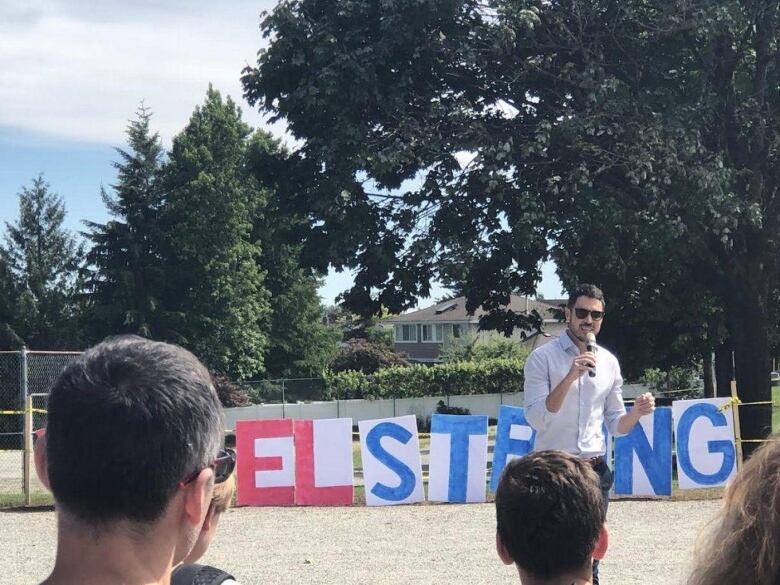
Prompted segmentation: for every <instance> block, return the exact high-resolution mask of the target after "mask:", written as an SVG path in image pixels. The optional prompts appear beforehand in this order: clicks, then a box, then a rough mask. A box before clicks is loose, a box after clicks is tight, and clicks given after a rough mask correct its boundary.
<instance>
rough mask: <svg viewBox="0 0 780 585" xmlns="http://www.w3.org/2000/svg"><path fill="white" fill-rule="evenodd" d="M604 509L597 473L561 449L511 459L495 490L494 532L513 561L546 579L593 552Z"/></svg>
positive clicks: (572, 568) (576, 566)
mask: <svg viewBox="0 0 780 585" xmlns="http://www.w3.org/2000/svg"><path fill="white" fill-rule="evenodd" d="M605 518H606V511H605V507H604V500H603V496H602V494H601V488H600V487H599V480H598V476H597V475H596V472H595V471H594V470H593V469H592V468H591V466H590V465H588V464H587V463H586V462H584V461H582V460H581V459H579V458H577V457H574V456H573V455H569V454H568V453H564V452H563V451H538V452H535V453H530V454H529V455H526V456H525V457H521V458H519V459H515V460H513V461H511V462H510V463H509V464H508V465H507V466H506V467H505V468H504V471H503V473H502V474H501V480H500V481H499V484H498V489H497V490H496V521H497V525H498V535H499V536H500V537H501V542H502V543H503V544H504V547H506V549H507V551H508V552H509V556H511V557H512V560H513V561H514V562H515V564H516V565H517V566H518V567H519V568H521V569H523V570H524V571H526V572H528V573H529V574H531V575H533V576H535V577H537V578H540V579H550V578H553V577H556V576H559V575H562V574H564V573H568V572H571V571H576V570H578V569H581V568H582V567H583V566H584V565H585V564H586V563H587V562H588V560H589V559H590V558H591V557H592V555H593V551H594V549H595V548H596V544H597V542H598V538H599V534H600V532H601V528H602V526H603V525H604V521H605Z"/></svg>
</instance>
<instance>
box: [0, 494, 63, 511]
mask: <svg viewBox="0 0 780 585" xmlns="http://www.w3.org/2000/svg"><path fill="white" fill-rule="evenodd" d="M30 500H31V505H32V506H35V507H40V506H53V505H54V499H53V498H52V496H51V494H50V493H49V492H47V491H43V490H41V491H34V492H33V493H32V494H31V498H30ZM23 506H24V494H23V493H22V492H7V493H0V508H21V507H23Z"/></svg>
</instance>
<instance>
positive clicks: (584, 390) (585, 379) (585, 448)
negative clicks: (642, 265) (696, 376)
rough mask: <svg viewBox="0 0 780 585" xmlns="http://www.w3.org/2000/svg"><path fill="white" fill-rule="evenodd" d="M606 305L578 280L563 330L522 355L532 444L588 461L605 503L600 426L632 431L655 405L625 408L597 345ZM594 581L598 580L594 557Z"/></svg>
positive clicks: (611, 364)
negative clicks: (548, 340)
mask: <svg viewBox="0 0 780 585" xmlns="http://www.w3.org/2000/svg"><path fill="white" fill-rule="evenodd" d="M605 310H606V307H605V302H604V293H603V292H602V291H601V289H599V288H598V287H596V286H594V285H592V284H580V285H579V286H577V288H575V289H574V290H573V291H572V293H571V295H569V300H568V302H567V305H566V308H565V309H564V313H565V317H566V331H565V332H564V333H562V334H561V335H560V337H558V338H557V339H555V340H553V341H551V342H550V343H547V344H545V345H542V346H541V347H539V348H537V349H535V350H534V351H533V352H532V353H531V355H530V356H528V359H527V360H526V363H525V382H524V391H525V394H524V398H525V416H526V418H527V419H528V423H529V424H530V425H531V426H532V427H533V428H534V430H536V441H535V443H534V449H535V450H544V449H560V450H562V451H566V452H567V453H571V454H573V455H576V456H577V457H580V458H581V459H583V460H585V461H587V462H588V463H589V464H590V465H591V466H592V467H593V469H594V470H595V471H596V473H597V474H598V475H599V478H600V482H601V490H602V496H603V498H604V502H605V507H606V506H609V489H610V488H611V487H612V481H613V480H612V471H611V470H610V468H609V465H608V464H607V461H606V459H605V454H606V453H607V441H606V437H605V436H604V431H603V428H604V427H606V428H607V430H608V431H609V433H610V434H611V435H612V436H613V437H619V436H622V435H626V434H628V433H630V432H631V429H633V428H634V425H636V423H637V422H639V419H640V418H641V417H643V416H646V415H649V414H651V413H652V412H653V410H655V398H654V397H653V395H652V394H650V393H645V394H642V395H641V396H638V397H637V398H636V400H635V402H634V408H633V409H632V410H631V411H630V412H628V413H627V412H626V407H625V406H624V404H623V377H622V376H621V374H620V364H619V363H618V360H617V358H616V357H615V356H614V355H612V353H610V352H609V351H607V350H606V349H604V348H600V347H597V346H596V336H597V335H598V334H599V332H600V331H601V326H602V324H603V322H604V316H605ZM593 583H594V584H595V585H598V584H599V563H598V561H597V562H595V563H593Z"/></svg>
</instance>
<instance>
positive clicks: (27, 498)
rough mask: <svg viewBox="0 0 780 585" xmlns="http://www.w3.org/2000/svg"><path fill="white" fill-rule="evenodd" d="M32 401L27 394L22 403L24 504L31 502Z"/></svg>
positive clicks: (27, 504)
mask: <svg viewBox="0 0 780 585" xmlns="http://www.w3.org/2000/svg"><path fill="white" fill-rule="evenodd" d="M32 427H33V403H32V396H28V397H27V399H26V400H25V404H24V463H23V464H24V505H25V506H29V505H30V504H31V503H32V482H31V476H32V458H33V443H32V432H33V428H32Z"/></svg>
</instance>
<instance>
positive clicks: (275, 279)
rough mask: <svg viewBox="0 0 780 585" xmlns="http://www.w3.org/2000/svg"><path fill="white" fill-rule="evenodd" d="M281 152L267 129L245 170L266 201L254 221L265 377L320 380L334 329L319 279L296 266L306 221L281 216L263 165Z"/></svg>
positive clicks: (257, 137) (256, 139) (257, 136)
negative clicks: (266, 307) (262, 295)
mask: <svg viewBox="0 0 780 585" xmlns="http://www.w3.org/2000/svg"><path fill="white" fill-rule="evenodd" d="M282 150H283V148H282V146H281V145H280V143H279V141H278V140H276V139H274V138H273V137H271V135H270V134H268V133H267V132H265V131H262V130H258V131H256V132H255V133H254V135H253V136H252V139H251V141H250V144H249V149H248V164H249V169H250V171H251V172H252V173H253V176H254V177H255V179H256V181H257V184H258V186H259V187H260V188H261V189H262V190H263V194H264V196H263V197H262V201H263V202H264V203H263V205H262V207H261V208H259V209H258V210H257V214H256V216H255V220H254V229H253V234H254V238H255V239H256V240H257V241H258V242H260V247H261V253H260V256H259V260H258V262H259V265H260V268H261V269H262V270H263V271H264V272H265V274H266V277H265V286H266V288H267V289H268V292H269V293H270V298H269V303H270V308H271V311H270V315H269V318H268V321H267V323H266V324H265V328H266V331H267V332H268V337H269V344H268V347H267V350H266V354H265V366H266V375H267V377H273V378H298V377H310V376H319V375H320V373H321V372H322V370H323V369H324V368H326V367H327V365H328V363H330V360H331V359H332V357H333V356H334V355H335V353H336V350H337V342H338V341H340V339H339V336H338V334H337V332H336V331H335V329H333V328H331V327H328V326H327V325H326V324H325V322H324V315H325V308H324V307H323V306H322V303H321V301H320V298H319V296H318V294H317V289H318V288H319V285H320V282H321V278H320V277H319V276H318V275H317V274H316V273H315V271H314V270H313V269H311V268H308V267H301V266H300V265H299V257H300V250H301V244H300V242H299V241H296V239H297V236H294V235H293V234H295V233H296V231H299V230H300V229H301V227H302V226H304V227H305V225H306V224H305V221H304V218H301V217H299V216H296V215H292V214H289V213H285V212H284V211H283V208H280V206H279V203H278V198H277V197H276V194H275V188H276V185H275V184H274V181H273V176H271V175H269V174H268V173H267V172H265V169H266V168H267V166H266V161H268V160H273V159H274V158H275V157H276V156H277V155H278V154H279V153H280V152H282Z"/></svg>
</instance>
